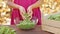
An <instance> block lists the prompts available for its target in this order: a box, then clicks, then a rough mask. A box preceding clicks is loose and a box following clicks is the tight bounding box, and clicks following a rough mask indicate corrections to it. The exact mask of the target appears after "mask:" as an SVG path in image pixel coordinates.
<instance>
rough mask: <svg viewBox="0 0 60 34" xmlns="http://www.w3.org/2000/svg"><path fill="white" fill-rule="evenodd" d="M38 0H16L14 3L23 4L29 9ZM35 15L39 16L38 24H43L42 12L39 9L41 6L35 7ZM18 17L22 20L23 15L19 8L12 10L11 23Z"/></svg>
mask: <svg viewBox="0 0 60 34" xmlns="http://www.w3.org/2000/svg"><path fill="white" fill-rule="evenodd" d="M36 1H38V0H14V3H16V4H18V5H21V6H23V7H25V9H26V10H27V8H28V7H29V6H30V5H32V4H34V3H35V2H36ZM32 16H33V17H37V18H38V20H39V21H38V23H37V24H38V25H41V12H40V10H39V7H37V8H35V9H33V15H32ZM16 17H18V18H19V19H20V20H22V17H21V15H20V13H19V10H18V9H13V11H12V15H11V24H14V18H16Z"/></svg>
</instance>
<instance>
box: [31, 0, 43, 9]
mask: <svg viewBox="0 0 60 34" xmlns="http://www.w3.org/2000/svg"><path fill="white" fill-rule="evenodd" d="M42 2H43V0H38V1H37V2H36V3H34V4H32V5H31V8H32V9H33V8H37V7H40V5H41V3H42Z"/></svg>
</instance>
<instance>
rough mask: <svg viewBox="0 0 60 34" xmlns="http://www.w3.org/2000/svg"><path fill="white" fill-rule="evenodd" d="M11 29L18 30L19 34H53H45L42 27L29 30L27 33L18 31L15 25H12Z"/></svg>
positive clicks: (46, 33)
mask: <svg viewBox="0 0 60 34" xmlns="http://www.w3.org/2000/svg"><path fill="white" fill-rule="evenodd" d="M11 27H12V28H13V29H15V30H16V33H17V34H52V33H49V32H44V31H43V30H42V28H41V26H36V27H35V29H32V30H27V31H25V30H21V29H18V28H17V27H16V26H14V25H12V26H11Z"/></svg>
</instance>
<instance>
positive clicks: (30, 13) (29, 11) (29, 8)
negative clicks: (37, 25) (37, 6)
mask: <svg viewBox="0 0 60 34" xmlns="http://www.w3.org/2000/svg"><path fill="white" fill-rule="evenodd" d="M27 13H28V14H29V16H30V19H31V18H32V14H33V11H32V7H31V6H29V7H28V9H27Z"/></svg>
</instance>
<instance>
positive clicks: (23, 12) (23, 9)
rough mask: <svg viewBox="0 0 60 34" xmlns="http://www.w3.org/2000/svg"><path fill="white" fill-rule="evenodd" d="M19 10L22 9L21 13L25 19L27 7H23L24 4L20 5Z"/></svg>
mask: <svg viewBox="0 0 60 34" xmlns="http://www.w3.org/2000/svg"><path fill="white" fill-rule="evenodd" d="M19 10H20V14H21V16H22V18H23V19H25V16H24V14H25V13H26V10H25V8H24V7H22V6H20V7H19Z"/></svg>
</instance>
